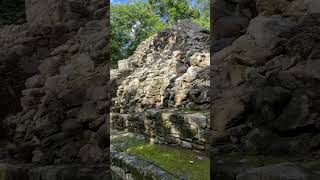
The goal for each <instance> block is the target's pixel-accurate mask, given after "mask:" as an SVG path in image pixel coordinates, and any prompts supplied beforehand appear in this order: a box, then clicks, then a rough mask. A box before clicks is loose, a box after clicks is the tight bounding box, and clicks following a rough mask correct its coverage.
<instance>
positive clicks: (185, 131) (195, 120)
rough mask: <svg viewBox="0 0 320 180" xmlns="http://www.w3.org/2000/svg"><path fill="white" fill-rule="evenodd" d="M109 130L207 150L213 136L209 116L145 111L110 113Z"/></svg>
mask: <svg viewBox="0 0 320 180" xmlns="http://www.w3.org/2000/svg"><path fill="white" fill-rule="evenodd" d="M110 124H111V127H112V128H114V129H118V130H127V131H130V132H137V133H139V134H144V135H145V136H146V137H147V139H148V140H149V141H150V142H151V143H160V144H170V145H178V146H181V147H184V148H188V149H193V150H195V151H206V150H208V144H209V138H210V135H211V133H212V130H211V127H210V119H209V114H206V113H192V112H189V113H188V112H181V111H180V112H179V111H175V110H165V109H162V110H159V109H148V110H146V111H145V112H143V113H131V114H115V113H112V114H111V122H110Z"/></svg>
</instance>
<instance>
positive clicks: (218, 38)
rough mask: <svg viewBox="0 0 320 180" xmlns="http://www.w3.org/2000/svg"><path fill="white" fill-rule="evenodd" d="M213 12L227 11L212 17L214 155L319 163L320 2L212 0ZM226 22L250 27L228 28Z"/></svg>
mask: <svg viewBox="0 0 320 180" xmlns="http://www.w3.org/2000/svg"><path fill="white" fill-rule="evenodd" d="M213 7H214V8H216V9H220V7H228V8H225V9H224V10H220V11H218V10H217V11H213V15H212V18H213V21H216V24H214V25H213V29H214V30H213V49H212V50H213V51H212V52H213V54H212V55H211V74H210V75H211V91H210V100H211V113H210V114H211V117H210V119H211V127H212V128H213V130H214V133H213V135H212V153H226V152H233V151H241V152H246V153H249V152H250V153H256V154H268V155H290V156H298V155H305V156H311V158H319V155H320V148H319V147H320V141H319V136H320V134H319V132H320V131H319V130H320V129H319V127H320V126H319V123H320V118H319V117H320V116H319V113H320V109H319V102H320V98H319V81H320V78H319V72H320V71H319V67H320V66H319V65H320V64H319V63H320V58H319V57H320V56H319V47H320V43H319V42H320V41H319V40H320V36H319V33H320V21H319V20H320V16H319V12H320V6H319V1H317V0H290V1H289V0H288V1H287V0H252V1H250V0H240V1H228V0H216V1H215V2H214V4H213ZM244 12H247V15H248V16H244V14H245V13H244ZM231 17H232V19H234V20H236V19H239V22H240V19H246V20H247V22H245V21H243V23H241V26H236V24H235V23H233V24H231V25H232V26H231V25H230V26H231V27H230V26H227V23H226V21H227V20H228V19H229V18H231ZM218 21H222V22H221V23H218ZM231 22H238V21H231ZM241 22H242V21H241ZM234 26H236V27H234ZM215 28H216V29H215ZM220 32H224V33H226V34H222V35H221V33H220ZM230 39H232V40H230ZM226 42H227V43H226ZM250 178H251V176H250ZM250 178H249V177H247V176H245V178H244V179H250ZM253 179H254V178H253Z"/></svg>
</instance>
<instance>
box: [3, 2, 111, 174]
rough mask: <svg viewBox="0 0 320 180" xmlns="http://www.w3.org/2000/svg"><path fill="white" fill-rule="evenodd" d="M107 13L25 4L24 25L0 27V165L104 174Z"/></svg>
mask: <svg viewBox="0 0 320 180" xmlns="http://www.w3.org/2000/svg"><path fill="white" fill-rule="evenodd" d="M84 2H85V3H84ZM65 3H66V4H65ZM61 7H63V8H66V9H63V12H64V13H62V11H61V9H60V8H61ZM107 8H108V4H107V1H95V0H90V1H83V2H82V1H59V0H53V1H41V2H40V1H27V10H26V11H27V16H28V23H27V24H24V25H19V26H5V27H3V28H1V29H0V42H1V44H0V54H1V56H2V57H4V58H2V59H1V60H0V77H1V79H0V84H1V86H0V97H1V99H4V100H5V101H3V102H4V103H7V102H9V105H10V106H8V105H7V104H4V103H2V102H1V103H0V108H1V111H0V112H1V113H0V122H1V124H0V128H1V129H3V130H5V131H4V132H2V131H1V132H2V133H3V134H1V137H0V142H1V147H0V154H1V159H6V160H7V161H8V162H17V163H19V162H20V163H22V162H24V163H32V164H33V165H38V164H40V165H54V166H59V165H65V164H77V163H79V164H80V163H86V164H92V166H95V165H96V166H97V167H98V166H99V165H100V164H102V163H104V164H105V168H106V169H107V168H108V167H107V166H108V163H109V144H110V143H109V125H108V121H107V119H108V116H109V113H108V112H109V103H108V102H109V101H108V98H109V93H108V91H109V84H108V82H109V68H108V63H109V62H108V61H107V59H108V53H109V52H108V49H107V42H108V36H107V33H108V27H107V19H108V14H107V10H108V9H107ZM82 10H83V11H82ZM39 11H41V12H39ZM42 13H47V14H42ZM47 15H49V16H47ZM11 104H12V106H11ZM8 107H9V108H11V109H10V110H8ZM12 107H15V108H12ZM23 165H24V164H22V167H23ZM5 166H6V167H8V169H11V166H10V163H9V164H8V165H5ZM100 170H101V169H100ZM79 173H80V172H79ZM104 173H106V172H104ZM57 178H58V177H57Z"/></svg>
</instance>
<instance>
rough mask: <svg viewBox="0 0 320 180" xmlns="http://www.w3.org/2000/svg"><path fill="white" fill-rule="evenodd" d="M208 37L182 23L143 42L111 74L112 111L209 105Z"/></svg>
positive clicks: (203, 31)
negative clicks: (112, 89) (112, 91)
mask: <svg viewBox="0 0 320 180" xmlns="http://www.w3.org/2000/svg"><path fill="white" fill-rule="evenodd" d="M209 37H210V36H209V34H208V33H207V32H206V31H205V30H204V29H201V28H200V27H198V26H196V25H194V24H192V23H191V22H188V21H181V22H179V23H178V24H177V25H175V26H173V27H172V28H171V29H166V30H163V31H161V32H159V33H158V34H156V35H154V36H152V37H151V38H149V39H148V40H146V41H144V42H143V43H142V44H141V45H140V46H139V47H138V48H137V50H136V52H135V54H134V55H133V56H131V57H130V58H129V59H125V60H121V61H119V64H118V67H119V69H117V70H113V71H112V72H111V78H112V79H111V83H112V84H113V85H112V86H113V87H114V88H115V89H116V90H117V91H116V92H114V93H113V95H114V97H113V103H114V104H113V105H112V108H113V111H115V112H121V113H128V112H135V111H143V110H144V109H148V108H172V107H186V106H190V107H191V106H202V107H204V108H206V107H208V104H209V96H208V89H209V82H210V80H209Z"/></svg>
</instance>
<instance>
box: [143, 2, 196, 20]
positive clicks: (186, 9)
mask: <svg viewBox="0 0 320 180" xmlns="http://www.w3.org/2000/svg"><path fill="white" fill-rule="evenodd" d="M148 2H149V3H150V5H151V6H152V8H153V9H154V11H155V12H156V13H157V14H159V15H160V16H161V17H162V19H163V20H164V21H165V22H167V23H170V24H172V23H174V22H176V21H177V20H179V19H193V18H196V17H198V16H199V14H200V13H199V11H197V9H194V8H192V6H191V4H190V3H191V2H190V0H148Z"/></svg>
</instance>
